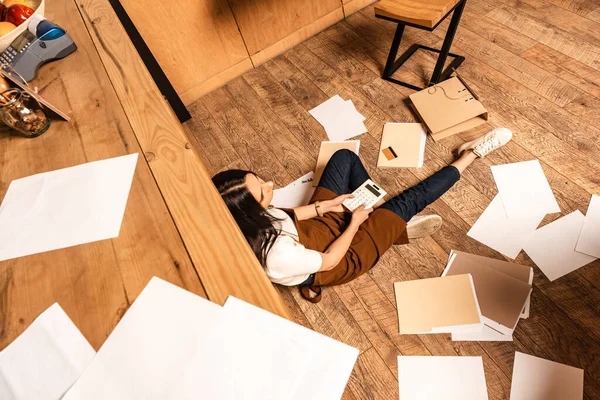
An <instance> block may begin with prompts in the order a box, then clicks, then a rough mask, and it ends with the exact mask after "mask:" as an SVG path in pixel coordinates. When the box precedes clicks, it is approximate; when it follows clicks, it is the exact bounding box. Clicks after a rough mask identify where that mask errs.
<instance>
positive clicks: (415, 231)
mask: <svg viewBox="0 0 600 400" xmlns="http://www.w3.org/2000/svg"><path fill="white" fill-rule="evenodd" d="M441 227H442V217H440V216H439V215H435V214H431V215H417V216H414V217H412V218H411V220H410V221H408V223H407V224H406V233H407V234H408V238H409V239H419V238H424V237H426V236H429V235H431V234H432V233H434V232H435V231H437V230H438V229H440V228H441Z"/></svg>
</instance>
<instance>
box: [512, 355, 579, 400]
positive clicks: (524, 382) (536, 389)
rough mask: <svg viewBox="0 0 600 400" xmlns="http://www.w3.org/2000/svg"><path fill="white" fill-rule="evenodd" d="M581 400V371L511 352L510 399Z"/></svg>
mask: <svg viewBox="0 0 600 400" xmlns="http://www.w3.org/2000/svg"><path fill="white" fill-rule="evenodd" d="M567 399H568V400H582V399H583V370H582V369H579V368H575V367H571V366H568V365H565V364H559V363H557V362H553V361H549V360H545V359H543V358H539V357H534V356H530V355H528V354H523V353H519V352H518V351H517V352H516V353H515V365H514V367H513V375H512V385H511V388H510V400H567Z"/></svg>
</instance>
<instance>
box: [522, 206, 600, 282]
mask: <svg viewBox="0 0 600 400" xmlns="http://www.w3.org/2000/svg"><path fill="white" fill-rule="evenodd" d="M584 219H585V217H584V216H583V214H582V213H581V212H580V211H579V210H577V211H575V212H572V213H571V214H569V215H567V216H564V217H562V218H559V219H557V220H556V221H554V222H552V223H550V224H548V225H545V226H543V227H541V228H540V229H538V230H536V231H535V233H534V234H533V235H532V236H531V238H530V239H529V242H527V244H526V245H525V252H526V253H527V255H529V257H531V259H532V260H533V262H535V264H536V265H537V266H538V267H539V268H540V269H541V270H542V272H543V273H544V275H546V276H547V277H548V279H550V280H551V281H554V280H556V279H558V278H560V277H561V276H563V275H566V274H568V273H569V272H573V271H575V270H576V269H578V268H581V267H583V266H584V265H586V264H589V263H591V262H592V261H594V260H596V257H592V256H588V255H587V254H583V253H579V252H577V251H575V246H576V244H577V239H578V238H579V233H580V232H581V227H582V226H583V220H584Z"/></svg>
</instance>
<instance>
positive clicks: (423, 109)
mask: <svg viewBox="0 0 600 400" xmlns="http://www.w3.org/2000/svg"><path fill="white" fill-rule="evenodd" d="M409 98H410V101H411V104H412V106H413V109H414V110H415V111H416V113H417V114H418V116H419V118H420V119H421V120H423V122H424V123H425V126H426V127H427V130H428V131H429V133H431V136H432V137H433V139H434V140H440V139H443V138H445V137H448V136H451V135H455V134H457V133H460V132H463V131H466V130H468V129H471V128H475V127H476V126H478V125H481V124H483V123H484V122H485V121H486V120H487V119H488V113H487V111H486V109H485V107H484V106H483V104H481V103H480V102H479V100H477V97H476V96H475V95H474V94H473V93H472V92H471V91H470V90H469V89H468V88H467V87H466V86H465V85H464V84H463V83H462V82H461V81H460V79H459V78H457V77H453V78H450V79H448V80H445V81H443V82H440V83H438V84H436V85H434V86H431V87H428V88H426V89H423V90H421V91H420V92H417V93H413V94H411V95H410V96H409Z"/></svg>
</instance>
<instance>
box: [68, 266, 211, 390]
mask: <svg viewBox="0 0 600 400" xmlns="http://www.w3.org/2000/svg"><path fill="white" fill-rule="evenodd" d="M220 311H222V309H221V307H220V306H218V305H216V304H214V303H211V302H210V301H208V300H206V299H203V298H201V297H199V296H196V295H195V294H192V293H190V292H188V291H186V290H184V289H181V288H179V287H177V286H175V285H172V284H170V283H167V282H165V281H163V280H161V279H158V278H152V280H151V281H150V283H148V285H147V286H146V288H145V289H144V290H143V291H142V293H141V294H140V295H139V296H138V298H137V299H136V300H135V302H134V303H133V304H132V305H131V307H130V308H129V310H128V311H127V312H126V313H125V316H123V318H122V319H121V321H120V322H119V324H118V325H117V326H116V327H115V329H114V331H113V332H112V333H111V335H110V336H109V337H108V339H106V342H105V343H104V345H103V346H102V348H100V350H99V351H98V354H97V355H96V357H95V358H94V359H93V361H92V362H91V364H90V365H89V367H88V368H87V369H86V370H85V372H84V374H83V375H82V376H81V378H80V379H79V380H78V381H77V382H76V383H75V385H73V387H72V388H71V390H69V392H68V393H67V394H66V395H65V397H64V398H63V400H75V399H76V400H95V399H96V400H105V399H111V400H131V399H145V400H163V399H169V398H172V397H170V395H171V393H173V391H175V390H176V388H177V386H178V384H179V382H180V381H181V379H182V378H181V377H182V376H183V374H184V372H185V371H187V370H192V371H193V370H194V369H195V368H197V366H195V365H194V364H193V361H194V360H195V359H196V350H197V349H198V348H199V347H200V346H201V345H202V344H203V343H204V342H205V340H206V338H207V337H208V334H209V333H210V331H211V328H212V327H214V326H216V325H217V324H218V322H219V318H220V316H221V314H220ZM196 395H197V394H196Z"/></svg>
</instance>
